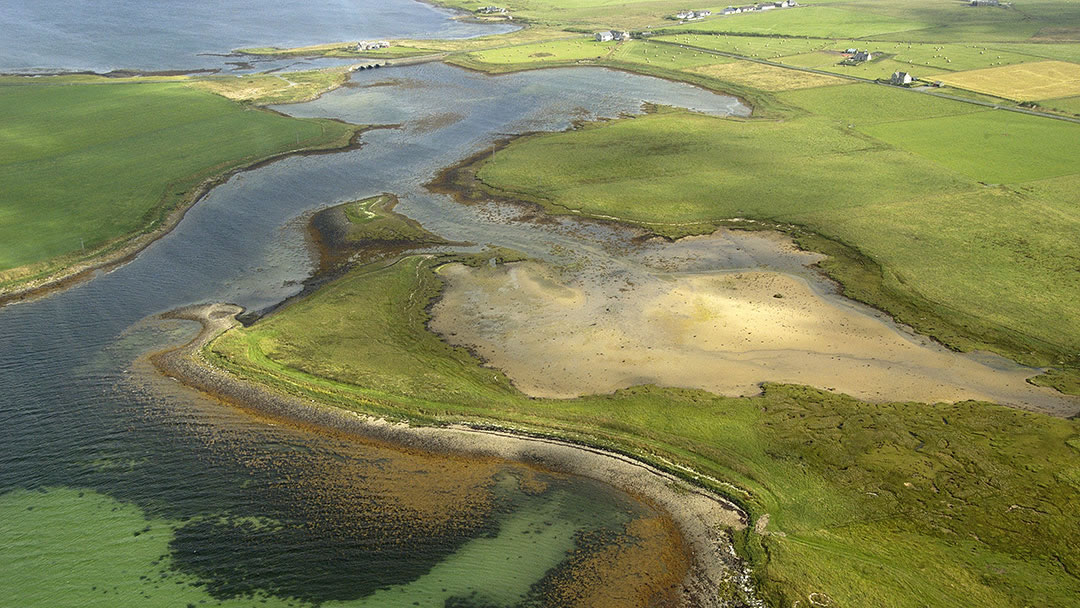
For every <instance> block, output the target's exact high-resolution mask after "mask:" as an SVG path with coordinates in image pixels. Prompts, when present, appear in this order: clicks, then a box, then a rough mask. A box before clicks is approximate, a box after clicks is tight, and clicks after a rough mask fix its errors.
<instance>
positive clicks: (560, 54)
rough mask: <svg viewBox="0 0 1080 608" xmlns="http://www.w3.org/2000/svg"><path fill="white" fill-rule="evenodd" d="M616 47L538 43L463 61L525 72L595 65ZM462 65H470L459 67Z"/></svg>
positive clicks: (477, 54)
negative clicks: (555, 66) (543, 66)
mask: <svg viewBox="0 0 1080 608" xmlns="http://www.w3.org/2000/svg"><path fill="white" fill-rule="evenodd" d="M617 44H618V43H615V42H597V41H595V40H593V39H592V38H584V37H582V38H579V39H576V40H557V41H551V42H538V43H534V44H526V45H521V46H507V47H502V48H495V49H491V50H485V51H475V52H472V53H469V54H468V55H467V56H466V57H467V58H468V59H467V60H466V61H469V62H475V63H477V64H486V65H489V66H492V67H493V69H492V70H491V71H509V70H521V69H528V68H530V67H536V66H537V65H540V64H545V63H547V64H566V63H575V62H578V61H582V60H589V61H596V60H600V59H603V58H604V57H607V56H608V55H610V54H611V52H612V51H613V50H614V49H615V46H616V45H617ZM461 65H469V63H462V64H461Z"/></svg>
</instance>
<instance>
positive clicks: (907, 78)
mask: <svg viewBox="0 0 1080 608" xmlns="http://www.w3.org/2000/svg"><path fill="white" fill-rule="evenodd" d="M914 81H915V78H914V77H912V75H911V74H908V73H907V72H893V75H892V78H890V79H889V84H895V85H897V86H904V85H909V84H911V83H912V82H914Z"/></svg>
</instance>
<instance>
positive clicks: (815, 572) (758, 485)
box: [208, 257, 1080, 607]
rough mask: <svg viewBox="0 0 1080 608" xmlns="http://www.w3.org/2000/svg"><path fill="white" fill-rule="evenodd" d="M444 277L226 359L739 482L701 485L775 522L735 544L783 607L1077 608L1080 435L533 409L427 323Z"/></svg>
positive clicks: (928, 424) (399, 410)
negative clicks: (1026, 607)
mask: <svg viewBox="0 0 1080 608" xmlns="http://www.w3.org/2000/svg"><path fill="white" fill-rule="evenodd" d="M476 261H477V262H482V260H476ZM440 263H441V261H440V260H436V259H432V258H420V257H411V258H406V259H404V260H402V261H401V262H398V263H396V264H389V265H386V266H383V267H380V268H378V269H371V268H370V267H369V268H367V269H364V270H356V271H353V272H352V273H350V274H348V275H346V276H345V277H344V278H343V279H341V280H339V281H337V282H335V283H332V284H330V285H328V286H326V287H324V288H323V289H321V290H320V291H318V292H316V293H315V294H313V295H312V296H310V297H308V298H305V299H304V300H301V301H298V302H295V303H294V304H292V305H291V306H290V307H288V308H286V309H284V310H282V311H279V312H278V313H275V314H274V315H271V316H270V317H267V318H265V319H263V320H261V321H259V322H258V323H256V324H255V325H253V326H252V327H249V328H244V329H235V330H231V331H230V332H228V333H226V334H224V335H223V336H222V337H221V338H219V339H218V340H216V341H215V342H214V343H212V344H211V346H210V347H209V350H208V354H209V356H210V357H211V358H212V360H214V361H215V362H216V363H217V364H219V365H221V366H224V367H225V368H226V369H228V370H230V371H232V372H233V373H235V374H237V375H239V376H241V377H244V378H247V379H249V380H253V381H257V382H262V383H266V384H268V385H270V386H274V387H277V388H279V389H281V390H286V391H289V392H292V393H294V394H297V395H301V396H303V397H306V398H307V397H310V398H315V399H318V400H319V401H321V402H324V403H328V404H332V405H336V406H341V407H346V408H350V409H354V410H357V411H361V412H366V413H374V414H378V415H383V416H390V417H393V418H400V417H403V418H407V419H410V420H413V421H415V422H419V423H433V422H439V423H445V422H453V421H460V420H468V421H473V422H480V423H485V424H491V423H494V424H502V425H510V426H513V427H514V428H517V429H529V430H532V431H534V432H539V433H543V434H548V435H554V436H561V437H567V438H571V439H575V440H578V441H584V442H587V443H589V444H592V445H597V446H601V447H613V448H616V449H618V450H620V451H623V452H626V453H630V454H632V455H635V456H637V457H639V458H642V459H644V460H646V461H650V462H654V463H656V464H658V465H659V466H661V467H665V466H668V465H666V464H665V461H670V462H675V463H679V464H683V465H688V466H691V467H693V468H694V469H695V470H696V471H697V472H699V473H701V474H703V475H706V476H710V477H712V478H716V479H721V480H724V481H725V482H730V483H731V484H734V485H716V484H714V483H712V482H710V481H709V480H708V479H707V478H705V477H702V478H698V481H699V482H700V483H703V484H704V485H706V486H709V487H712V488H713V489H715V490H717V491H720V492H723V493H725V494H727V495H729V496H730V497H732V498H733V499H734V500H736V501H738V502H739V503H740V504H741V505H743V506H744V507H745V508H746V509H748V510H749V512H750V513H751V515H752V517H754V518H755V519H756V518H757V517H759V516H761V515H763V514H766V513H768V514H769V516H770V521H769V524H768V526H767V527H766V529H765V535H763V536H762V535H758V534H756V533H754V532H749V531H747V532H743V533H740V534H739V535H737V543H738V544H739V546H740V547H741V550H742V551H743V552H744V554H746V555H747V556H749V557H751V558H752V559H753V564H754V569H755V574H756V577H757V578H758V580H759V584H760V587H761V590H762V592H763V594H764V595H765V596H766V598H768V599H769V600H770V601H771V604H772V605H778V606H781V605H782V606H791V605H793V603H794V602H795V601H799V602H801V604H806V602H807V601H808V599H809V598H810V597H811V595H812V594H814V597H818V598H820V597H821V595H822V594H824V595H826V596H828V597H829V598H831V599H832V600H833V601H834V602H836V605H874V606H897V607H900V606H903V607H908V606H910V607H915V606H928V605H929V606H954V605H964V604H965V603H966V602H977V605H980V606H990V607H992V606H1002V607H1012V606H1016V605H1023V603H1024V602H1025V601H1026V599H1025V598H1029V597H1031V594H1032V593H1033V592H1035V591H1036V590H1037V592H1038V597H1039V601H1040V605H1043V606H1062V607H1064V606H1070V605H1072V602H1073V599H1074V598H1075V596H1076V594H1077V593H1080V581H1078V580H1077V578H1075V577H1074V576H1071V575H1069V574H1068V572H1075V571H1076V569H1077V567H1078V566H1080V550H1078V549H1077V547H1076V546H1075V544H1074V543H1072V542H1071V540H1070V539H1072V538H1074V537H1075V535H1076V534H1077V532H1080V530H1078V529H1077V522H1076V520H1075V518H1074V517H1072V515H1071V514H1072V513H1073V512H1075V510H1076V509H1077V508H1080V468H1078V466H1077V457H1078V455H1080V454H1078V449H1080V443H1078V441H1077V432H1078V431H1080V427H1078V425H1077V423H1076V422H1073V421H1066V420H1061V419H1055V418H1050V417H1047V416H1042V415H1034V414H1028V413H1023V412H1019V411H1016V410H1012V409H1007V408H1003V407H998V406H993V405H989V404H982V403H974V402H965V403H960V404H956V405H925V404H916V403H885V404H870V403H863V402H859V401H856V400H853V399H851V398H848V397H845V396H842V395H835V394H831V393H825V392H821V391H817V390H814V389H809V388H803V387H795V386H779V385H769V386H767V387H766V389H765V392H764V394H763V395H762V396H760V397H754V398H723V397H717V396H715V395H711V394H708V393H704V392H701V391H690V390H678V389H658V388H653V387H638V388H633V389H628V390H623V391H619V392H617V393H615V394H613V395H602V396H592V397H582V398H578V399H570V400H547V399H529V398H526V397H525V396H523V395H521V394H520V393H518V392H516V391H515V390H514V389H513V388H512V386H511V385H510V384H509V383H508V381H507V379H506V378H505V376H503V375H502V374H501V373H498V372H497V371H494V370H491V369H490V368H486V367H483V366H482V365H481V364H480V363H479V361H477V360H476V359H474V358H473V357H472V355H470V354H469V353H468V352H466V351H465V350H463V349H460V348H454V347H451V346H449V345H448V344H446V343H445V342H443V341H441V340H440V339H439V338H438V337H436V336H435V335H433V334H431V333H429V332H428V331H427V330H426V329H425V322H426V320H427V318H428V308H427V307H428V304H429V302H430V300H431V299H432V298H434V297H436V296H437V294H438V292H439V289H440V280H439V278H438V273H437V270H436V268H437V266H438V265H439V264H440ZM1069 442H1072V443H1073V444H1075V445H1074V446H1073V447H1070V444H1069ZM682 474H684V475H685V474H686V473H682ZM691 477H694V475H691ZM1014 505H1016V506H1014Z"/></svg>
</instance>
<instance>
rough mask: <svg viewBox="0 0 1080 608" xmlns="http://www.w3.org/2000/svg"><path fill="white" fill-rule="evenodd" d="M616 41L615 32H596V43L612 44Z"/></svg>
mask: <svg viewBox="0 0 1080 608" xmlns="http://www.w3.org/2000/svg"><path fill="white" fill-rule="evenodd" d="M614 39H615V33H614V32H609V31H604V32H596V41H597V42H611V41H612V40H614Z"/></svg>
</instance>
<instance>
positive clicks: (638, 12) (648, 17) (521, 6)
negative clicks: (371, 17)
mask: <svg viewBox="0 0 1080 608" xmlns="http://www.w3.org/2000/svg"><path fill="white" fill-rule="evenodd" d="M436 1H437V3H438V4H442V5H444V6H451V7H454V8H459V9H462V10H464V11H468V12H470V13H471V12H473V11H475V10H476V9H477V7H478V6H481V4H480V3H477V2H470V1H468V0H436ZM498 6H506V7H507V8H509V9H510V13H511V15H512V16H513V17H514V20H515V21H519V22H522V21H523V22H527V23H530V24H539V25H545V26H556V27H567V28H572V29H601V28H613V27H620V28H635V29H636V28H646V27H650V26H654V27H655V26H660V25H668V24H674V23H676V22H674V21H669V20H668V19H667V18H668V17H669V16H671V15H674V14H675V13H677V12H679V11H680V10H685V9H686V8H687V6H686V4H685V3H684V2H683V1H682V0H638V1H636V2H625V1H623V0H520V1H515V2H513V3H508V4H498ZM724 6H727V5H726V4H725V5H723V6H712V7H710V6H700V7H698V8H712V10H713V11H717V10H720V9H722V8H723V7H724Z"/></svg>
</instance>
